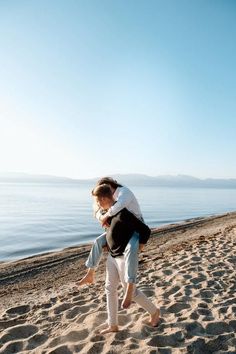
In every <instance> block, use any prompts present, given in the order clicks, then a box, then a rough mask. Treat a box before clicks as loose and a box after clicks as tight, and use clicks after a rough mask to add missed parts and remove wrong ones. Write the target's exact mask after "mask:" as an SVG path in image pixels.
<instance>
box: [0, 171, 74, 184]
mask: <svg viewBox="0 0 236 354" xmlns="http://www.w3.org/2000/svg"><path fill="white" fill-rule="evenodd" d="M70 181H73V180H72V179H70V178H66V177H57V176H48V175H33V174H28V173H14V172H10V173H0V182H8V183H10V182H12V183H20V182H21V183H56V182H57V183H63V182H70Z"/></svg>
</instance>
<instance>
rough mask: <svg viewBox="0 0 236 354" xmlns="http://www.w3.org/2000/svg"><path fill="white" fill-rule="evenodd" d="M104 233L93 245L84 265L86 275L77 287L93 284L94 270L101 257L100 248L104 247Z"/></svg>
mask: <svg viewBox="0 0 236 354" xmlns="http://www.w3.org/2000/svg"><path fill="white" fill-rule="evenodd" d="M106 242H107V241H106V232H104V233H103V234H102V235H100V236H98V237H97V238H96V240H95V241H94V243H93V246H92V248H91V251H90V253H89V256H88V259H87V261H86V263H85V265H86V267H87V268H88V272H87V274H86V275H85V276H84V277H83V278H82V279H81V280H80V281H79V283H78V285H84V284H92V283H93V282H94V274H95V268H96V266H97V265H98V264H99V261H100V259H101V256H102V248H103V247H104V246H105V245H106Z"/></svg>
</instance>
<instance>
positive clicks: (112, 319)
mask: <svg viewBox="0 0 236 354" xmlns="http://www.w3.org/2000/svg"><path fill="white" fill-rule="evenodd" d="M119 281H120V278H119V273H118V271H117V267H116V260H115V258H113V257H111V255H110V254H109V255H108V257H107V267H106V284H105V289H106V298H107V315H108V319H107V324H108V326H107V328H105V329H104V330H102V331H101V332H100V333H101V334H106V333H110V332H117V331H118V330H119V329H118V293H117V288H118V285H119Z"/></svg>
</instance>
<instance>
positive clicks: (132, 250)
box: [85, 232, 139, 283]
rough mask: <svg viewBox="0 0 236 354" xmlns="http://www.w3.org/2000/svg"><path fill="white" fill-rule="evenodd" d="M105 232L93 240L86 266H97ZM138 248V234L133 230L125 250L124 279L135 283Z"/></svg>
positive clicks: (103, 244) (104, 240)
mask: <svg viewBox="0 0 236 354" xmlns="http://www.w3.org/2000/svg"><path fill="white" fill-rule="evenodd" d="M106 243H107V241H106V232H104V233H103V234H102V235H100V236H98V237H97V238H96V240H95V241H94V244H93V246H92V249H91V251H90V254H89V256H88V259H87V261H86V263H85V265H86V267H87V268H95V267H97V266H98V264H99V261H100V259H101V256H102V248H103V247H104V246H105V245H106ZM138 250H139V234H138V233H137V232H134V234H133V236H132V237H131V239H130V240H129V242H128V244H127V246H126V248H125V252H124V259H125V281H126V282H127V283H136V281H137V271H138Z"/></svg>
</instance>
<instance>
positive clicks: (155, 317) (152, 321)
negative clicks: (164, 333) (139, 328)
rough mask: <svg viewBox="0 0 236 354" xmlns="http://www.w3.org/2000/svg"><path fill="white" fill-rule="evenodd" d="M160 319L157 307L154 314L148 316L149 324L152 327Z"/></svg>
mask: <svg viewBox="0 0 236 354" xmlns="http://www.w3.org/2000/svg"><path fill="white" fill-rule="evenodd" d="M159 321H160V310H159V309H157V310H156V312H155V313H154V315H151V316H150V324H151V326H153V327H156V326H157V325H158V324H159Z"/></svg>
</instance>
